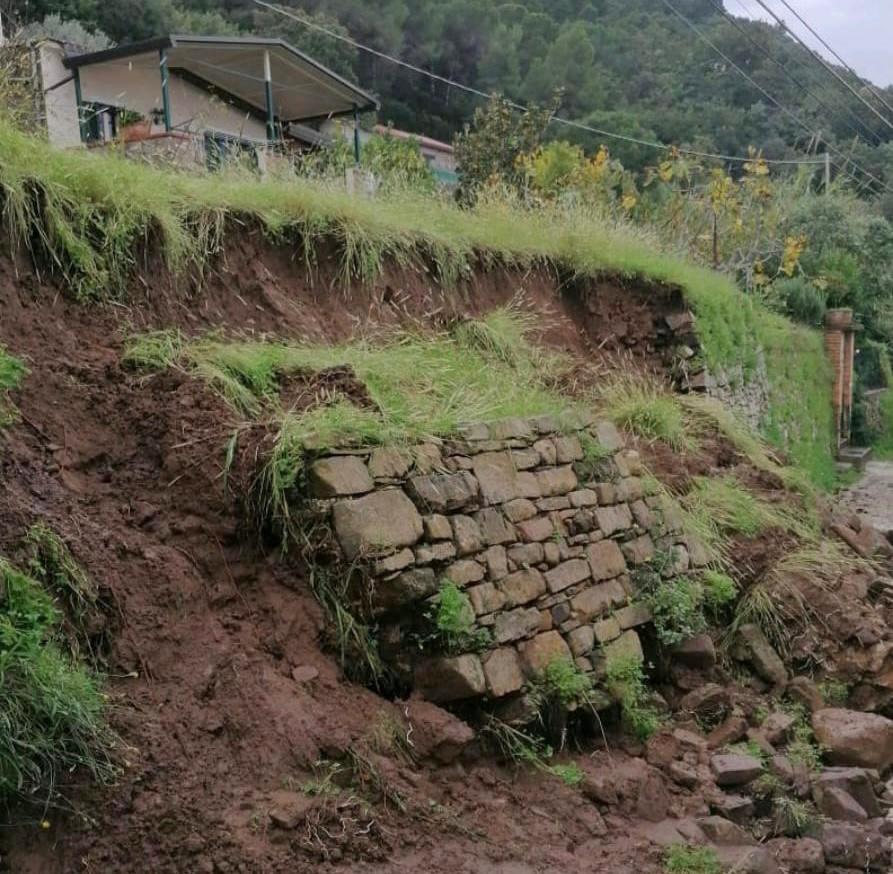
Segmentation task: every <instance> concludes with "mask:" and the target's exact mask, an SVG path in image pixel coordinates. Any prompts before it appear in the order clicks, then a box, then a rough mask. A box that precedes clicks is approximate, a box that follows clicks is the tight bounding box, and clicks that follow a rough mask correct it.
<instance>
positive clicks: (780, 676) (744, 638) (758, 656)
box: [738, 625, 893, 765]
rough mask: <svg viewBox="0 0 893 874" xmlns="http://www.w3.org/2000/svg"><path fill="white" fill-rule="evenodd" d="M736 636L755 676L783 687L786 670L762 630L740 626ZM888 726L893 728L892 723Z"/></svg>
mask: <svg viewBox="0 0 893 874" xmlns="http://www.w3.org/2000/svg"><path fill="white" fill-rule="evenodd" d="M738 636H739V638H740V643H741V644H742V646H743V648H744V649H745V651H746V653H747V657H748V660H749V661H750V663H751V664H752V665H753V668H754V670H755V671H756V672H757V674H759V675H760V676H761V677H762V678H763V679H764V680H766V682H768V683H772V684H773V685H774V686H784V685H785V684H786V683H787V681H788V671H787V668H786V667H785V665H784V662H783V661H782V660H781V657H780V656H779V655H778V653H777V652H776V651H775V650H774V649H773V648H772V644H770V643H769V641H768V639H767V638H766V635H765V634H763V632H762V630H761V629H760V628H759V627H758V626H756V625H742V626H741V627H740V628H739V629H738ZM890 725H891V727H893V722H891V723H890ZM891 761H893V758H891ZM838 764H846V765H859V764H862V763H861V762H839V763H838Z"/></svg>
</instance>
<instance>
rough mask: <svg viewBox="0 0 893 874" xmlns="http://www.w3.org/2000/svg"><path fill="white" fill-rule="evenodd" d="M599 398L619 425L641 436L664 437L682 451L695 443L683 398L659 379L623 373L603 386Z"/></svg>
mask: <svg viewBox="0 0 893 874" xmlns="http://www.w3.org/2000/svg"><path fill="white" fill-rule="evenodd" d="M599 400H600V402H601V406H602V407H603V409H604V411H605V413H606V414H607V415H608V416H609V417H610V418H611V419H612V420H613V421H614V423H615V424H617V425H619V426H620V427H621V428H625V429H626V430H628V431H630V432H632V433H633V434H635V435H636V436H638V437H642V438H644V439H646V440H662V441H663V442H664V443H667V444H669V445H670V446H672V447H673V448H674V449H679V450H683V449H693V448H694V446H695V441H694V437H693V435H692V433H691V430H690V428H689V425H688V421H687V419H686V416H685V409H684V407H683V406H682V403H681V401H680V400H679V398H678V396H677V395H675V394H673V393H672V392H671V391H670V390H669V387H668V386H666V385H664V384H662V383H660V382H658V381H657V380H655V379H652V378H649V377H641V376H635V375H624V376H620V377H619V378H617V379H614V380H611V381H609V382H608V383H606V384H605V385H604V386H603V387H602V389H601V391H600V393H599Z"/></svg>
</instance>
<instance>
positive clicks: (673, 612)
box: [645, 577, 707, 646]
mask: <svg viewBox="0 0 893 874" xmlns="http://www.w3.org/2000/svg"><path fill="white" fill-rule="evenodd" d="M645 600H646V603H647V604H648V606H649V607H650V608H651V615H652V616H653V618H654V628H655V631H656V632H657V636H658V638H659V639H660V642H661V643H662V644H664V646H676V645H677V644H680V643H683V642H684V641H686V640H691V638H693V637H695V636H697V635H698V634H701V632H703V631H704V630H705V629H706V628H707V620H706V618H705V617H704V588H703V586H702V585H701V584H700V583H699V582H698V581H697V580H694V579H692V578H690V577H679V578H678V579H675V580H665V581H661V582H660V583H659V584H658V585H657V586H655V587H653V588H652V589H651V590H650V591H648V592H647V594H646V598H645Z"/></svg>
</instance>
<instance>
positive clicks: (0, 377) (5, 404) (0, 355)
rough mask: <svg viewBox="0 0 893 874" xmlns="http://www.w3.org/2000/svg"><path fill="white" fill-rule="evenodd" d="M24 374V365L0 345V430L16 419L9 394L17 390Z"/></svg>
mask: <svg viewBox="0 0 893 874" xmlns="http://www.w3.org/2000/svg"><path fill="white" fill-rule="evenodd" d="M26 372H27V370H26V368H25V365H24V364H23V363H22V362H21V361H20V360H19V359H18V358H16V357H15V356H13V355H10V353H9V351H8V350H7V349H6V347H5V346H4V345H3V344H2V343H0V428H2V427H3V426H4V425H9V424H11V423H12V422H14V421H15V419H16V416H17V412H16V408H15V407H14V406H13V404H12V401H10V400H9V392H10V391H11V390H12V389H15V388H18V386H19V383H20V382H21V381H22V377H24V375H25V373H26Z"/></svg>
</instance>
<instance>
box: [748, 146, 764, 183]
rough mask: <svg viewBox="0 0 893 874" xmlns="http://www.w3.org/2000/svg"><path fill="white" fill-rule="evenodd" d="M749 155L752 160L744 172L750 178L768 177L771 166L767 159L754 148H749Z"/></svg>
mask: <svg viewBox="0 0 893 874" xmlns="http://www.w3.org/2000/svg"><path fill="white" fill-rule="evenodd" d="M747 154H748V156H749V157H750V160H749V161H747V162H746V163H745V165H744V172H745V173H747V174H748V175H749V176H768V175H769V164H768V163H766V159H765V158H764V157H763V156H762V155H761V154H760V153H759V152H758V151H757V150H756V149H755V148H754V147H753V146H749V147H748V149H747Z"/></svg>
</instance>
